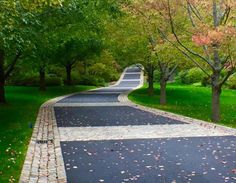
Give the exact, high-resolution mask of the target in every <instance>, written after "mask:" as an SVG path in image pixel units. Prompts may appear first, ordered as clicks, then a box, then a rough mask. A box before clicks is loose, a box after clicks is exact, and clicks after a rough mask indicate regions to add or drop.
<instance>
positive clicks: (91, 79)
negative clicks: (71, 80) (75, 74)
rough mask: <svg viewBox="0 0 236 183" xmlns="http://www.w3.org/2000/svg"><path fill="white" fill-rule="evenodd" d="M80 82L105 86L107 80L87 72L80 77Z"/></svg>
mask: <svg viewBox="0 0 236 183" xmlns="http://www.w3.org/2000/svg"><path fill="white" fill-rule="evenodd" d="M80 84H82V85H94V86H105V80H104V79H103V78H101V77H96V76H92V75H89V74H86V75H83V76H82V77H81V78H80Z"/></svg>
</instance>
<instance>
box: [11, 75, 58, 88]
mask: <svg viewBox="0 0 236 183" xmlns="http://www.w3.org/2000/svg"><path fill="white" fill-rule="evenodd" d="M45 82H46V86H61V85H62V78H61V77H58V76H46V78H45ZM7 84H8V85H15V86H39V75H38V73H28V74H24V75H20V76H17V77H14V78H11V80H9V81H8V83H7Z"/></svg>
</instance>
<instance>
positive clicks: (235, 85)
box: [227, 74, 236, 89]
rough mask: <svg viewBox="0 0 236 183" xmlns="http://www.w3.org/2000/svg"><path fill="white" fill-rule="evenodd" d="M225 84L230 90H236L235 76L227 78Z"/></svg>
mask: <svg viewBox="0 0 236 183" xmlns="http://www.w3.org/2000/svg"><path fill="white" fill-rule="evenodd" d="M227 84H228V86H229V88H230V89H236V74H233V75H232V76H230V77H229V79H228V82H227Z"/></svg>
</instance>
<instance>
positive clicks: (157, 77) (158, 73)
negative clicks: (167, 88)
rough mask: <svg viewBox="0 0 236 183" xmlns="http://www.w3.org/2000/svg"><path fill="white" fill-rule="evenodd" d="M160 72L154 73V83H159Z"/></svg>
mask: <svg viewBox="0 0 236 183" xmlns="http://www.w3.org/2000/svg"><path fill="white" fill-rule="evenodd" d="M160 77H161V76H160V72H159V71H158V70H155V71H154V81H155V82H159V81H160Z"/></svg>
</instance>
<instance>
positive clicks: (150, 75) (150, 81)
mask: <svg viewBox="0 0 236 183" xmlns="http://www.w3.org/2000/svg"><path fill="white" fill-rule="evenodd" d="M153 82H154V81H153V69H150V70H149V71H148V95H150V96H151V95H153V94H154V87H153Z"/></svg>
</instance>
